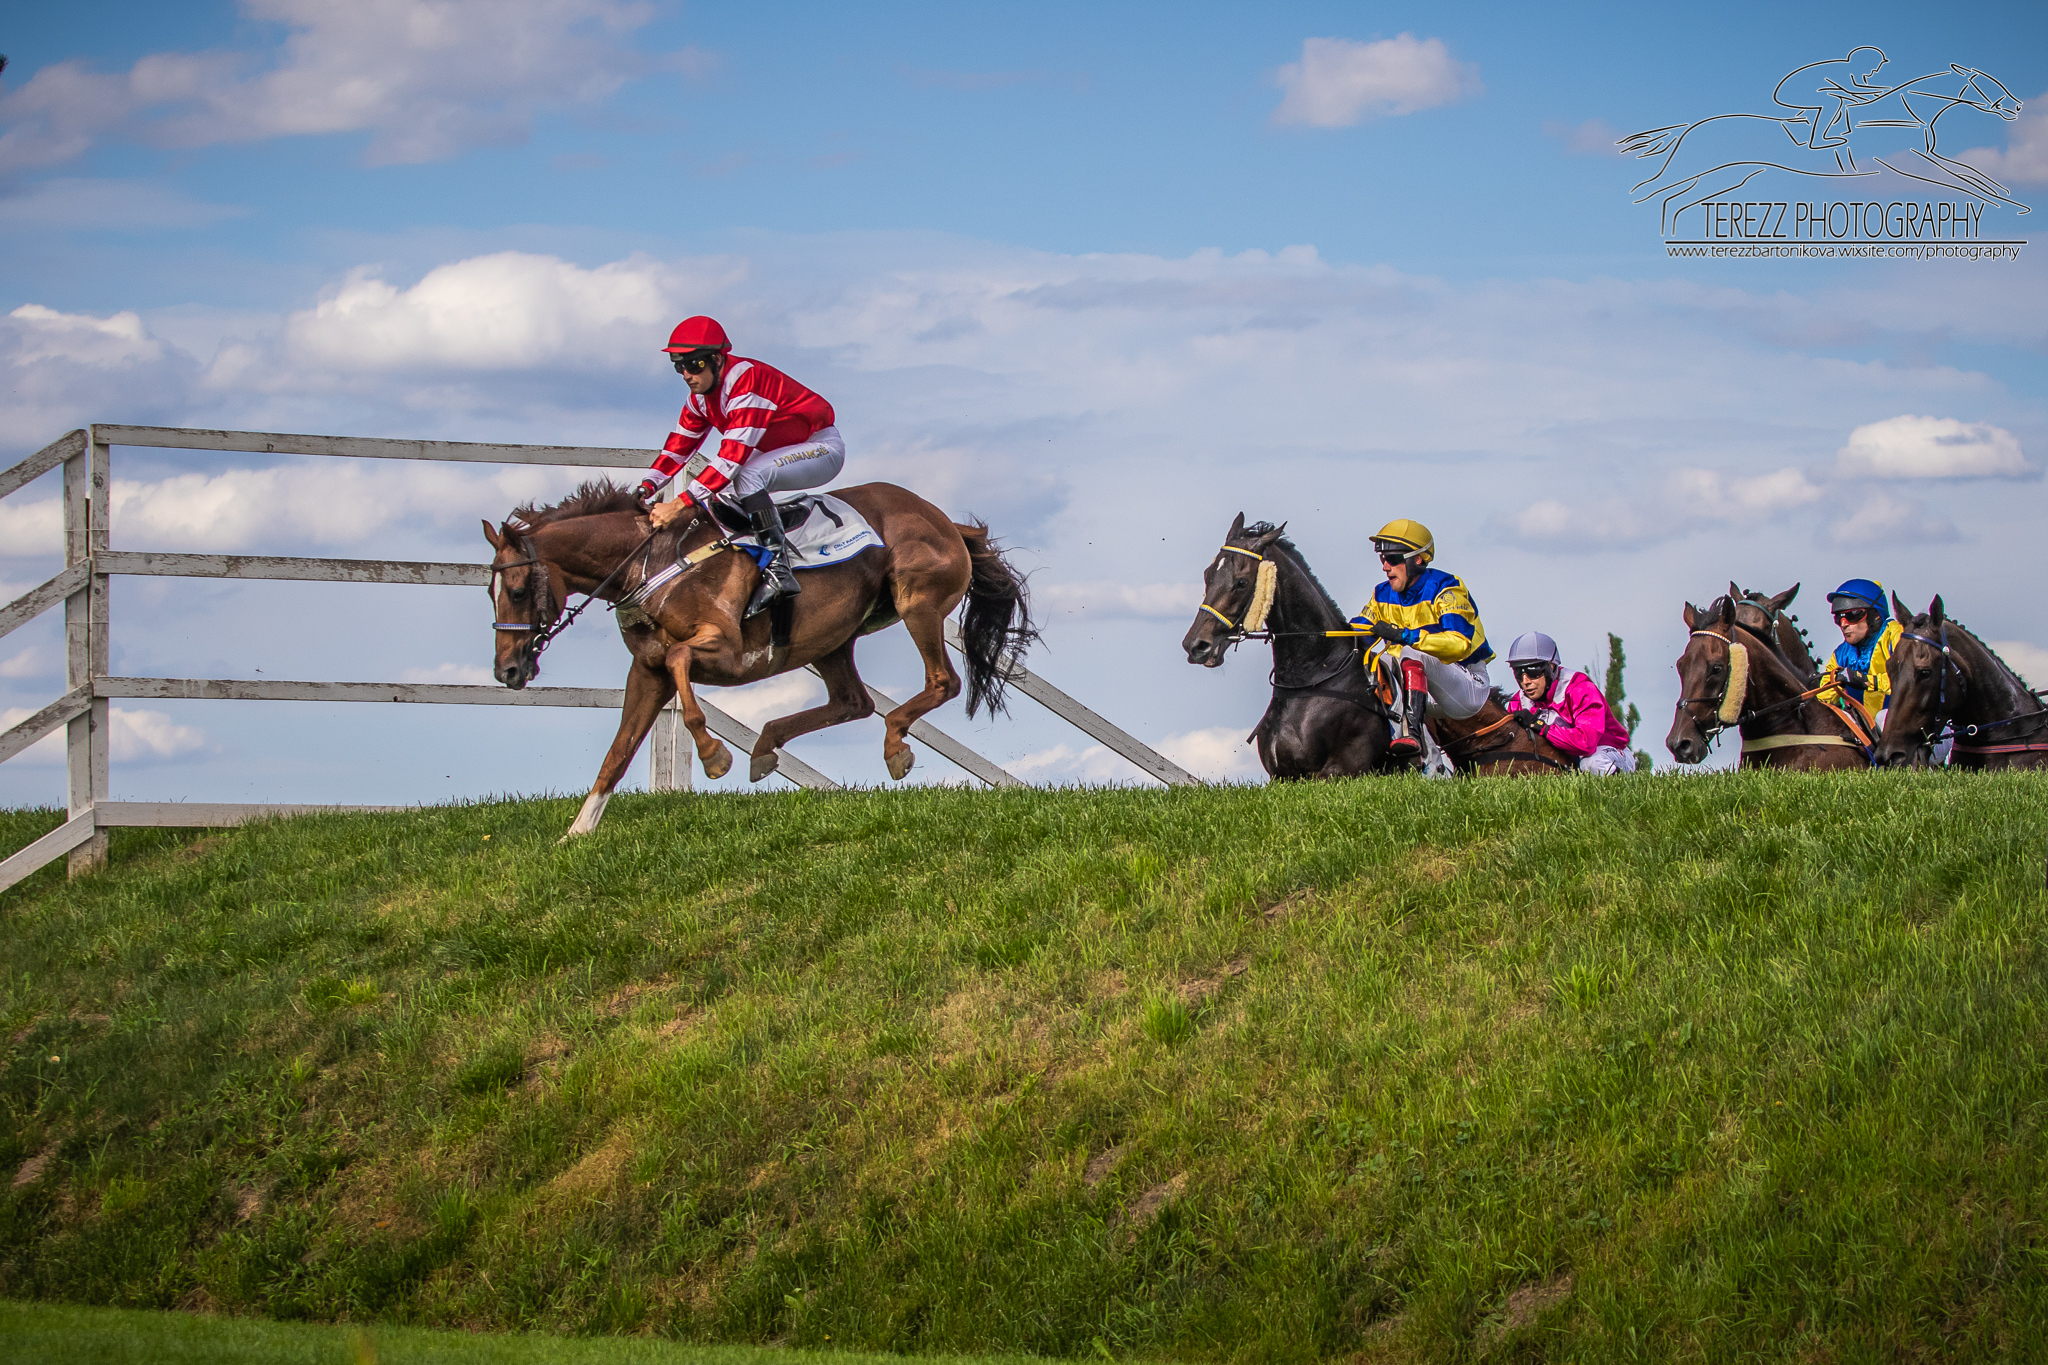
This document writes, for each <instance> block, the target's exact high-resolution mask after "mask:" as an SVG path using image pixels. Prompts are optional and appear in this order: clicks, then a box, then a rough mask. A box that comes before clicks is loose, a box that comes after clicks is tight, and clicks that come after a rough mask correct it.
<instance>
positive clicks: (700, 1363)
mask: <svg viewBox="0 0 2048 1365" xmlns="http://www.w3.org/2000/svg"><path fill="white" fill-rule="evenodd" d="M0 1359H4V1360H6V1361H8V1362H10V1365H894V1362H896V1361H897V1360H899V1359H900V1358H899V1357H896V1356H883V1355H874V1354H871V1353H866V1352H859V1353H856V1352H845V1353H842V1352H838V1351H831V1352H824V1351H789V1350H783V1349H780V1348H770V1347H764V1346H682V1345H677V1344H676V1343H674V1342H666V1341H655V1340H649V1339H648V1338H646V1337H602V1338H597V1339H594V1340H593V1339H590V1338H576V1337H560V1336H546V1335H540V1334H523V1335H518V1336H486V1335H480V1334H477V1333H474V1332H450V1331H435V1330H431V1329H428V1328H422V1327H387V1326H382V1325H378V1326H374V1327H321V1326H314V1325H313V1324H311V1323H301V1322H265V1321H263V1320H261V1319H258V1318H221V1317H211V1316H200V1315H196V1314H186V1313H147V1312H140V1311H137V1310H135V1309H132V1308H74V1307H70V1306H68V1305H62V1306H60V1305H53V1304H24V1303H7V1302H4V1301H0ZM934 1359H935V1365H946V1363H947V1362H958V1365H1012V1363H1014V1365H1030V1363H1031V1362H1035V1361H1040V1360H1042V1357H1036V1356H973V1357H966V1356H944V1357H937V1358H934Z"/></svg>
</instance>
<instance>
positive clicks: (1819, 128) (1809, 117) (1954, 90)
mask: <svg viewBox="0 0 2048 1365" xmlns="http://www.w3.org/2000/svg"><path fill="white" fill-rule="evenodd" d="M1888 61H1889V59H1888V58H1887V57H1886V56H1885V54H1884V52H1883V51H1882V50H1881V49H1879V48H1875V47H1857V48H1852V49H1850V51H1849V53H1848V54H1847V55H1846V56H1842V57H1835V58H1830V59H1828V60H1826V61H1819V62H1808V63H1807V64H1806V65H1805V66H1802V67H1798V68H1796V69H1794V70H1793V71H1791V72H1789V73H1787V74H1786V76H1785V77H1784V79H1782V80H1780V81H1779V82H1778V85H1777V88H1776V89H1775V90H1774V91H1772V100H1773V102H1774V103H1775V104H1777V105H1778V107H1779V109H1780V110H1790V111H1792V112H1790V113H1789V114H1787V113H1783V112H1780V113H1774V114H1715V115H1712V116H1711V117H1708V118H1703V119H1700V120H1698V121H1696V122H1693V123H1674V124H1670V125H1668V126H1666V127H1663V128H1649V129H1646V130H1644V131H1643V132H1640V133H1632V134H1630V135H1629V136H1628V137H1625V138H1622V139H1621V140H1620V141H1619V142H1618V143H1617V144H1616V145H1617V146H1619V147H1620V149H1621V152H1622V155H1624V156H1627V155H1631V154H1633V155H1634V156H1636V157H1638V158H1657V159H1658V165H1657V171H1656V174H1654V175H1652V176H1650V177H1649V178H1648V179H1646V180H1642V181H1638V182H1637V183H1636V185H1635V187H1634V189H1633V191H1632V193H1633V194H1634V196H1635V202H1636V203H1638V204H1642V203H1647V202H1649V201H1650V200H1652V199H1656V200H1659V201H1660V203H1661V206H1662V222H1661V227H1662V231H1663V233H1664V235H1665V236H1667V237H1668V236H1670V235H1671V233H1672V231H1673V230H1674V225H1675V224H1676V222H1677V220H1678V216H1679V215H1680V214H1681V213H1683V212H1684V211H1685V210H1687V209H1689V208H1695V207H1697V206H1699V205H1700V204H1703V203H1706V202H1708V201H1709V200H1715V199H1720V198H1723V197H1725V196H1727V195H1729V194H1732V193H1734V192H1735V191H1736V190H1739V189H1741V188H1742V187H1743V186H1744V185H1746V184H1748V183H1749V182H1750V181H1751V180H1753V179H1755V178H1756V177H1757V176H1759V175H1762V174H1763V173H1764V172H1765V171H1785V172H1787V173H1789V174H1792V175H1803V176H1812V177H1818V178H1822V179H1853V178H1856V177H1862V176H1874V175H1877V174H1879V170H1878V168H1879V167H1883V168H1884V169H1886V170H1891V171H1895V172H1897V173H1898V174H1900V175H1903V176H1906V177H1908V178H1910V179H1913V180H1919V181H1924V182H1925V183H1927V184H1930V185H1935V186H1939V187H1940V188H1941V189H1942V190H1944V191H1947V192H1951V193H1957V194H1962V195H1967V196H1968V197H1970V198H1972V199H1975V200H1978V201H1979V202H1984V203H1988V202H1992V201H1996V202H1998V203H2001V204H2008V205H2010V206H2012V207H2013V208H2015V209H2017V210H2018V211H2019V212H2021V213H2026V212H2027V211H2028V209H2027V206H2026V205H2025V204H2022V203H2020V202H2019V201H2017V200H2015V199H2013V198H2011V197H2010V196H2008V195H2007V194H2006V192H2005V186H2003V185H2001V184H1999V183H1998V182H1997V181H1996V180H1993V179H1992V178H1991V177H1990V176H1988V175H1986V174H1984V172H1982V171H1980V170H1978V169H1977V168H1976V167H1975V166H1972V165H1970V164H1969V163H1968V162H1964V161H1958V160H1956V159H1955V158H1954V157H1950V156H1944V155H1943V154H1942V153H1941V151H1940V150H1939V149H1938V147H1937V145H1936V144H1937V142H1938V140H1939V137H1940V123H1941V120H1942V119H1943V118H1944V117H1946V116H1947V115H1948V114H1949V113H1950V112H1952V111H1953V110H1956V109H1959V108H1968V109H1975V110H1977V111H1978V112H1979V113H1984V114H1990V115H1992V116H1993V117H1995V118H1998V119H2002V120H2003V121H2005V122H2007V123H2011V122H2012V121H2013V120H2015V119H2017V118H2018V117H2019V115H2020V109H2021V107H2022V104H2023V101H2021V100H2019V99H2017V98H2015V97H2014V95H2013V93H2012V92H2011V91H2010V90H2008V89H2006V88H2005V86H2004V85H2003V84H2002V83H2000V82H1999V80H1998V79H1997V78H1996V77H1994V76H1991V75H1988V74H1986V73H1985V72H1982V71H1979V70H1977V69H1976V68H1974V67H1967V66H1960V65H1956V64H1954V63H1951V64H1950V65H1949V67H1948V69H1947V70H1945V71H1934V72H1929V73H1928V74H1926V75H1924V76H1915V77H1914V78H1913V79H1912V80H1909V81H1902V82H1900V83H1899V84H1896V85H1880V84H1876V83H1875V81H1874V78H1875V77H1876V75H1877V73H1878V72H1879V71H1880V70H1882V69H1883V68H1884V67H1885V65H1886V64H1887V63H1888ZM1894 130H1911V131H1910V133H1909V134H1908V135H1907V136H1906V137H1905V138H1904V139H1903V141H1902V142H1895V141H1894V139H1896V138H1898V136H1899V135H1898V133H1897V132H1895V131H1894ZM1859 146H1860V149H1861V151H1862V157H1861V159H1859V157H1858V148H1859Z"/></svg>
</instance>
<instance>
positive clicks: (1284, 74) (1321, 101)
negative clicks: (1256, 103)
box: [1273, 33, 1480, 128]
mask: <svg viewBox="0 0 2048 1365" xmlns="http://www.w3.org/2000/svg"><path fill="white" fill-rule="evenodd" d="M1279 83H1280V87H1281V89H1283V90H1285V91H1286V92H1287V93H1286V95H1285V96H1284V97H1283V98H1282V99H1281V101H1280V104H1279V107H1278V108H1276V109H1274V111H1273V122H1275V123H1279V124H1303V125H1306V126H1308V127H1311V128H1349V127H1351V126H1352V125H1353V124H1356V123H1359V122H1362V121H1363V120H1365V119H1369V118H1378V117H1380V116H1382V115H1390V114H1392V115H1398V114H1413V113H1415V112H1417V111H1419V110H1423V109H1434V108H1436V107H1437V106H1438V105H1442V104H1451V103H1453V102H1455V101H1457V100H1460V99H1463V98H1465V97H1466V96H1468V95H1476V94H1478V93H1479V90H1480V84H1479V69H1478V68H1477V67H1474V66H1468V65H1466V64H1465V63H1463V62H1459V61H1455V60H1453V59H1452V57H1451V53H1450V49H1449V48H1447V47H1445V46H1444V43H1443V40H1442V39H1441V38H1425V39H1419V40H1418V39H1417V38H1416V37H1415V35H1414V34H1412V33H1403V34H1401V35H1400V36H1399V37H1397V38H1383V39H1381V40H1380V41H1379V42H1375V43H1358V42H1353V41H1351V40H1350V39H1348V38H1309V39H1305V40H1304V41H1303V42H1302V45H1301V60H1300V61H1298V62H1291V63H1289V64H1288V65H1286V66H1283V67H1281V68H1280V71H1279Z"/></svg>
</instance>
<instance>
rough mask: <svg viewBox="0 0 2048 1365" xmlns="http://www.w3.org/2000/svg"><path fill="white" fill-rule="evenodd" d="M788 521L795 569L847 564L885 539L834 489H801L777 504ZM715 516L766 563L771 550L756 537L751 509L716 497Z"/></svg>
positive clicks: (731, 537)
mask: <svg viewBox="0 0 2048 1365" xmlns="http://www.w3.org/2000/svg"><path fill="white" fill-rule="evenodd" d="M775 512H776V515H777V516H779V517H780V518H781V519H782V533H783V534H784V535H786V536H788V537H789V548H790V551H791V559H790V564H789V567H790V568H792V569H795V570H796V571H797V572H798V573H802V572H803V571H804V570H806V569H822V568H826V567H828V566H829V565H833V564H841V563H844V562H845V561H847V560H849V559H851V558H853V557H854V556H855V555H857V554H859V553H860V552H861V551H863V550H867V549H871V548H873V547H875V546H877V545H880V544H881V543H882V537H881V536H880V535H878V534H876V532H875V528H874V527H872V526H870V525H868V521H867V518H866V517H863V516H862V515H861V514H860V513H859V512H858V511H856V510H855V509H854V507H853V505H852V504H851V503H848V502H846V501H844V500H843V499H840V498H835V497H833V496H832V495H831V494H830V493H799V494H797V495H796V496H795V497H793V498H790V499H789V500H788V501H786V502H777V503H776V504H775ZM711 515H712V516H713V517H714V518H715V519H716V520H717V522H718V528H719V529H720V530H721V531H723V532H724V533H725V535H726V538H727V539H728V540H730V541H731V542H732V543H733V544H735V545H737V546H739V547H740V548H741V549H743V550H745V551H746V552H747V553H748V554H750V555H752V556H753V557H754V559H755V561H756V562H761V561H763V560H764V559H765V558H766V556H767V554H768V551H767V550H766V549H765V548H763V547H762V546H761V545H760V544H759V543H758V542H756V540H755V539H754V524H753V522H752V521H751V520H749V519H748V517H747V514H746V513H745V512H742V511H740V510H739V509H738V508H737V507H732V506H729V505H727V503H726V502H725V500H724V499H722V498H713V499H711Z"/></svg>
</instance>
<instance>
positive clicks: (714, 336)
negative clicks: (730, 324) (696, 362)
mask: <svg viewBox="0 0 2048 1365" xmlns="http://www.w3.org/2000/svg"><path fill="white" fill-rule="evenodd" d="M661 349H662V350H664V351H730V350H731V349H732V340H731V338H729V337H727V336H726V334H725V329H724V328H723V327H720V326H719V325H718V320H717V319H716V318H707V317H703V316H701V315H700V316H698V317H694V318H684V319H683V320H682V321H681V322H679V323H677V324H676V329H675V330H674V331H673V332H670V333H669V334H668V345H666V346H664V347H662V348H661Z"/></svg>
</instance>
